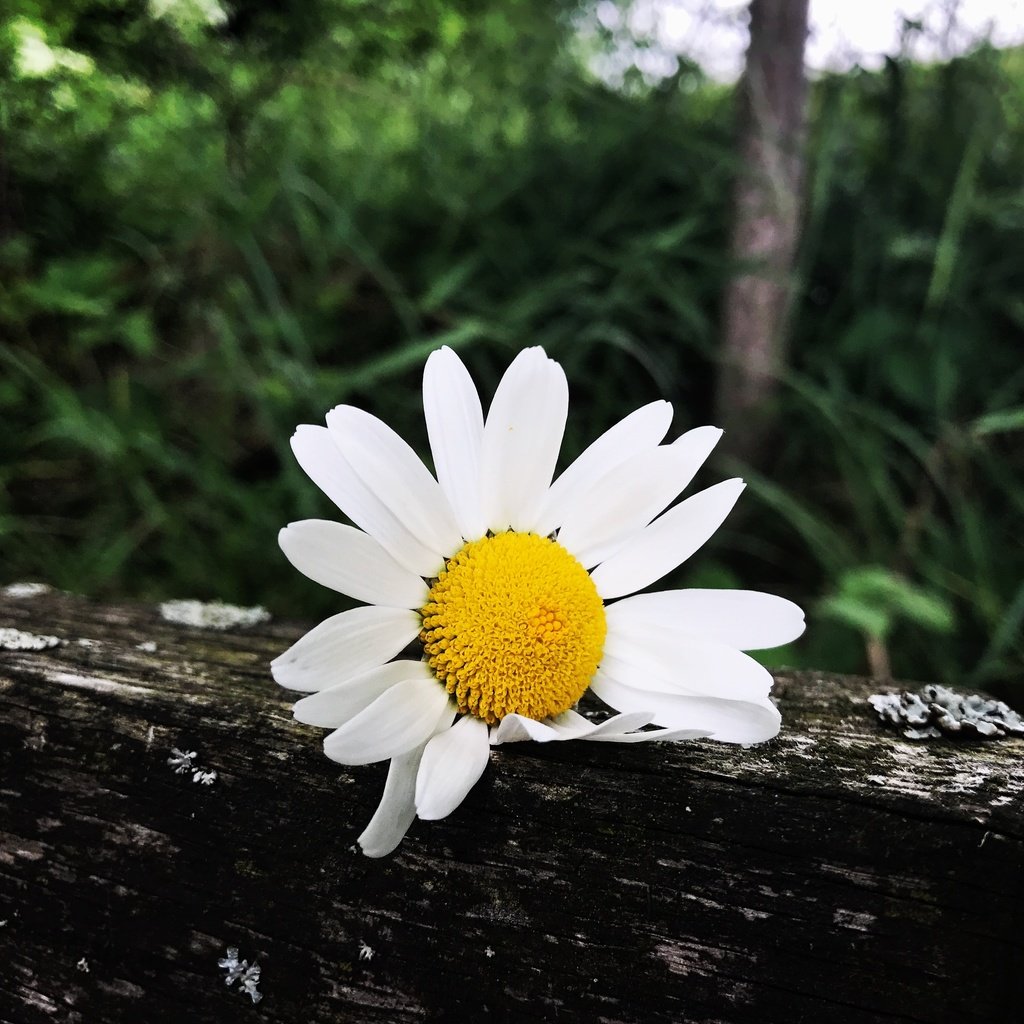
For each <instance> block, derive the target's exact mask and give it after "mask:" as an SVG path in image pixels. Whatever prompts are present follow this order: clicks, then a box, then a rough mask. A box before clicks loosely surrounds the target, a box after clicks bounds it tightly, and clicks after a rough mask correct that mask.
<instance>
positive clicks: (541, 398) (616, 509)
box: [272, 348, 804, 857]
mask: <svg viewBox="0 0 1024 1024" xmlns="http://www.w3.org/2000/svg"><path fill="white" fill-rule="evenodd" d="M568 402H569V396H568V386H567V383H566V379H565V373H564V372H563V370H562V368H561V366H559V365H558V363H556V362H554V361H553V360H551V359H549V358H548V357H547V356H546V355H545V353H544V351H543V350H542V349H540V348H530V349H526V350H524V351H523V352H521V353H520V354H519V355H518V356H517V357H516V359H515V360H514V361H513V362H512V364H511V366H509V368H508V370H507V371H506V373H505V375H504V377H503V378H502V380H501V382H500V384H499V385H498V389H497V392H496V393H495V395H494V399H493V401H492V402H491V407H490V410H489V412H488V414H487V418H486V420H485V419H484V415H483V411H482V409H481V405H480V399H479V396H478V395H477V392H476V388H475V387H474V385H473V382H472V380H471V379H470V376H469V373H468V372H467V370H466V368H465V366H464V365H463V364H462V361H461V360H460V359H459V357H458V356H457V355H456V354H455V353H454V352H453V351H452V350H451V349H448V348H442V349H440V350H439V351H436V352H434V353H432V354H431V355H430V357H429V358H428V360H427V364H426V368H425V370H424V374H423V408H424V414H425V417H426V423H427V432H428V435H429V439H430V448H431V452H432V454H433V457H434V466H435V468H436V471H437V476H436V479H435V477H434V476H432V475H431V474H430V472H429V471H428V470H427V468H426V467H425V466H424V465H423V463H422V462H421V461H420V459H419V458H418V457H417V456H416V454H415V453H414V452H413V450H412V449H411V448H410V447H409V446H408V445H407V444H406V443H405V441H403V440H402V439H401V438H400V437H399V436H398V435H397V434H396V433H395V432H394V431H392V430H391V429H390V428H389V427H388V426H386V425H385V424H384V423H383V422H382V421H381V420H379V419H377V418H376V417H375V416H371V415H370V414H369V413H367V412H364V411H362V410H360V409H356V408H353V407H352V406H348V405H340V406H338V407H337V408H335V409H332V410H331V412H329V413H328V414H327V427H326V428H324V427H316V426H308V425H304V426H300V427H299V428H298V430H297V431H296V432H295V436H294V437H293V438H292V449H293V450H294V452H295V456H296V458H297V459H298V461H299V464H300V465H301V466H302V468H303V469H304V470H305V471H306V473H307V474H308V475H309V476H310V477H311V478H312V480H313V481H314V483H316V484H317V485H318V486H319V487H320V488H321V489H322V490H323V491H324V492H325V493H326V494H327V495H328V497H330V498H331V499H332V500H333V501H334V502H335V503H336V504H337V505H338V507H339V508H340V509H341V510H342V511H343V512H344V513H345V514H346V515H347V516H348V517H349V519H351V521H352V522H353V523H354V524H355V526H347V525H343V524H341V523H336V522H328V521H325V520H305V521H303V522H298V523H292V524H291V525H289V526H288V527H286V528H285V529H284V530H282V531H281V534H280V538H279V539H280V544H281V548H282V550H283V551H284V553H285V555H286V556H287V558H288V559H289V561H290V562H291V563H292V565H294V566H295V567H296V568H297V569H298V570H299V571H300V572H303V573H305V575H307V576H308V577H309V578H310V579H312V580H315V581H316V582H317V583H321V584H323V585H324V586H327V587H331V588H332V589H334V590H337V591H339V592H340V593H342V594H346V595H348V596H349V597H352V598H355V599H356V600H357V601H363V602H365V603H366V607H361V608H355V609H353V610H351V611H347V612H342V613H341V614H340V615H335V616H333V617H331V618H329V619H327V620H326V621H325V622H322V623H321V624H320V625H319V626H317V627H316V628H315V629H313V630H311V631H310V632H309V633H307V634H306V635H305V636H304V637H302V639H301V640H299V641H298V642H297V643H296V644H295V645H294V646H293V647H291V648H290V649H289V650H288V651H286V652H285V653H284V654H282V655H281V656H280V657H278V658H277V659H276V660H275V661H274V662H273V664H272V671H273V674H274V678H275V679H276V680H277V682H278V683H280V684H281V685H282V686H285V687H288V688H289V689H293V690H300V691H307V692H311V696H308V697H305V698H303V699H302V700H300V701H299V702H298V703H297V704H296V705H295V717H296V718H297V719H298V720H299V721H300V722H305V723H307V724H309V725H314V726H319V727H321V728H327V729H332V730H333V731H332V732H331V733H330V735H329V736H327V738H326V739H325V740H324V752H325V753H326V754H327V756H328V757H329V758H331V759H332V760H334V761H337V762H339V763H341V764H347V765H356V764H369V763H371V762H375V761H383V760H387V759H389V758H390V760H391V765H390V770H389V772H388V777H387V782H386V784H385V787H384V795H383V798H382V799H381V802H380V806H379V807H378V808H377V812H376V813H375V814H374V816H373V818H372V820H371V821H370V824H369V825H368V826H367V828H366V830H365V831H364V832H363V834H362V835H361V836H360V837H359V845H360V846H361V848H362V850H363V852H364V853H365V854H367V855H368V856H371V857H381V856H384V855H386V854H388V853H390V852H391V851H392V850H394V849H395V847H396V846H398V844H399V843H400V842H401V841H402V838H403V837H404V835H405V833H406V831H407V830H408V828H409V826H410V825H411V824H412V821H413V819H414V818H415V817H416V816H417V815H418V816H419V817H420V818H424V819H437V818H444V817H445V816H446V815H448V814H450V813H451V812H452V811H453V810H454V809H455V808H456V807H458V806H459V804H460V803H461V802H462V800H463V799H464V798H465V796H466V794H467V793H468V792H469V791H470V789H471V788H472V787H473V785H474V784H475V783H476V781H477V779H479V778H480V776H481V774H482V773H483V771H484V768H485V767H486V765H487V761H488V755H489V748H490V746H491V745H492V744H499V743H509V742H514V741H517V740H526V739H532V740H537V741H540V742H547V741H549V740H571V739H582V740H600V741H610V742H617V743H635V742H644V741H647V740H680V739H693V738H697V737H711V738H712V739H716V740H723V741H725V742H728V743H743V744H747V743H758V742H760V741H762V740H767V739H770V738H771V737H773V736H774V735H775V734H776V733H777V732H778V730H779V724H780V717H779V712H778V710H777V709H776V707H775V705H774V704H773V703H772V701H771V700H770V698H769V696H768V693H769V690H770V689H771V685H772V677H771V675H770V674H769V673H768V672H767V671H766V670H765V669H764V668H762V667H761V665H759V664H758V663H757V662H756V661H754V660H753V659H752V658H750V657H748V656H747V655H746V654H744V653H742V652H743V651H745V650H752V649H756V648H764V647H774V646H777V645H779V644H783V643H786V642H788V641H790V640H792V639H794V638H795V637H797V636H799V635H800V633H802V632H803V628H804V620H803V613H802V612H801V610H800V609H799V608H798V607H797V606H796V605H794V604H792V603H791V602H789V601H785V600H782V599H781V598H778V597H774V596H772V595H770V594H760V593H754V592H751V591H720V590H668V591H662V592H660V593H649V594H637V591H640V590H642V589H644V588H645V587H648V586H650V585H651V584H652V583H654V582H656V581H657V580H659V579H661V578H662V577H663V576H664V575H665V574H666V573H668V572H670V571H671V570H673V569H675V568H676V566H678V565H679V564H680V563H681V562H683V561H684V560H685V559H687V558H689V557H690V555H692V554H693V553H694V552H695V551H696V550H697V549H698V548H699V547H700V546H701V545H702V544H703V543H704V542H705V541H706V540H708V538H709V537H711V535H712V534H713V533H714V532H715V530H717V529H718V527H719V526H720V525H721V523H722V521H723V520H724V519H725V517H726V516H727V515H728V513H729V511H730V510H731V509H732V507H733V505H734V504H735V502H736V499H737V498H738V497H739V495H740V492H741V491H742V490H743V486H744V485H743V482H742V481H741V480H726V481H724V482H723V483H719V484H716V485H714V486H713V487H709V488H707V489H706V490H703V491H700V492H698V493H697V494H694V495H693V496H692V497H689V498H687V499H686V500H684V501H682V502H680V503H679V504H676V505H673V506H672V507H671V508H669V509H668V511H667V512H666V511H664V510H665V509H666V508H667V507H668V506H669V505H670V504H671V503H672V502H673V501H675V499H676V497H677V496H678V495H679V494H680V492H681V491H682V490H683V489H684V488H685V487H686V486H687V485H688V484H689V483H690V481H691V480H692V479H693V477H694V475H695V474H696V472H697V470H698V469H699V468H700V467H701V464H702V463H703V462H704V460H705V459H706V458H707V457H708V455H709V454H710V452H711V450H712V449H713V448H714V446H715V444H716V443H717V441H718V439H719V437H720V436H721V433H722V432H721V431H720V430H718V429H717V428H716V427H698V428H697V429H695V430H690V431H688V432H687V433H685V434H683V435H682V436H681V437H680V438H678V439H677V440H676V441H674V442H672V443H671V444H662V443H661V442H662V440H663V439H664V437H665V434H666V433H667V431H668V428H669V422H670V420H671V418H672V407H671V406H670V405H669V403H668V402H653V403H651V404H650V405H647V406H644V407H643V408H642V409H638V410H637V411H636V412H634V413H632V414H630V415H629V416H627V417H625V419H623V420H621V421H620V422H619V423H617V424H616V425H615V426H613V427H612V428H611V429H610V430H608V431H607V432H606V433H604V434H603V435H602V436H601V437H599V438H598V439H597V440H596V441H594V443H593V444H592V445H591V446H590V447H589V448H588V449H587V450H586V451H585V452H583V454H582V455H580V457H579V458H578V459H577V460H576V461H575V462H574V463H572V465H570V466H569V467H568V468H567V469H566V470H565V472H563V473H562V474H561V476H559V477H558V479H556V480H555V481H554V482H553V483H552V476H553V475H554V469H555V461H556V459H557V457H558V450H559V447H560V445H561V442H562V433H563V431H564V428H565V420H566V414H567V411H568ZM629 595H636V596H629ZM417 642H418V648H419V650H420V651H422V657H419V658H416V659H414V660H413V659H409V658H398V656H399V654H401V653H402V652H403V651H404V650H405V649H406V648H407V647H408V646H409V645H410V644H413V643H417ZM396 658H398V660H395V659H396ZM588 689H589V690H590V691H591V692H592V693H594V694H596V695H597V696H598V697H599V698H600V699H601V700H602V701H604V703H605V704H607V705H609V706H610V707H611V708H613V709H614V710H616V711H617V712H619V713H618V714H615V715H613V716H612V717H610V718H608V719H607V720H605V721H603V722H600V723H595V722H591V721H589V720H588V719H586V718H584V717H583V716H582V715H580V714H577V713H576V712H575V711H574V710H573V706H574V705H575V704H576V702H577V701H578V700H579V699H580V697H582V696H583V694H584V693H585V692H586V691H587V690H588ZM648 725H654V726H656V727H657V728H654V729H645V727H646V726H648Z"/></svg>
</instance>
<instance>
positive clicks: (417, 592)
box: [277, 519, 428, 608]
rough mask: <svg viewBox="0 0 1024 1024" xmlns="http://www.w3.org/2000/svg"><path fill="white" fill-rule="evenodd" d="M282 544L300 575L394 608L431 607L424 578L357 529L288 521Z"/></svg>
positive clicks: (279, 539)
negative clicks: (401, 563)
mask: <svg viewBox="0 0 1024 1024" xmlns="http://www.w3.org/2000/svg"><path fill="white" fill-rule="evenodd" d="M277 542H278V544H280V545H281V550H282V551H283V552H284V554H285V557H286V558H287V559H288V561H289V562H291V563H292V565H294V566H295V568H296V569H298V570H299V572H301V573H304V574H305V575H306V576H308V577H309V578H310V579H311V580H314V581H315V582H317V583H320V584H322V585H323V586H325V587H330V588H331V589H332V590H337V591H338V592H339V593H341V594H347V595H348V596H349V597H354V598H355V599H356V600H357V601H366V602H368V603H370V604H379V605H385V606H387V607H389V608H421V607H422V606H423V605H424V604H425V603H426V600H427V593H428V591H427V586H426V584H425V583H424V582H423V580H422V579H420V577H419V576H417V575H416V574H415V573H413V572H410V571H409V570H408V569H407V568H405V567H404V566H401V565H399V564H398V563H397V562H396V561H395V560H394V559H393V558H392V557H391V555H389V554H388V553H387V551H385V550H384V548H382V547H381V546H380V544H378V543H377V541H375V540H374V539H373V537H371V536H370V535H369V534H366V533H363V531H362V530H357V529H356V528H355V527H354V526H345V525H344V524H343V523H333V522H331V521H330V520H328V519H303V520H301V521H300V522H298V523H289V524H288V526H286V527H285V528H284V529H283V530H282V531H281V532H280V533H279V534H278V535H277Z"/></svg>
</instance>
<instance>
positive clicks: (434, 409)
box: [423, 347, 487, 540]
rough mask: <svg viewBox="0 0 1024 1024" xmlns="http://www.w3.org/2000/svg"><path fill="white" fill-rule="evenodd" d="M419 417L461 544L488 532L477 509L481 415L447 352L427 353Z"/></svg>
mask: <svg viewBox="0 0 1024 1024" xmlns="http://www.w3.org/2000/svg"><path fill="white" fill-rule="evenodd" d="M423 416H424V419H425V420H426V422H427V436H428V437H429V438H430V450H431V452H432V453H433V456H434V469H435V470H436V471H437V479H438V482H439V483H440V485H441V489H442V490H443V491H444V493H445V494H446V495H447V497H448V502H449V504H450V505H451V507H452V511H453V512H454V514H455V520H456V522H457V523H458V526H459V530H460V531H461V533H462V536H463V537H465V538H466V540H476V539H477V538H479V537H482V536H483V535H484V534H485V533H486V532H487V524H486V523H485V522H484V517H483V512H482V511H481V507H480V446H481V444H482V443H483V436H484V414H483V410H482V409H481V408H480V396H479V395H478V394H477V391H476V387H475V386H474V385H473V381H472V378H471V377H470V376H469V371H468V370H467V369H466V367H465V366H464V365H463V362H462V360H461V359H460V358H459V357H458V356H457V355H456V354H455V353H454V352H453V351H452V350H451V349H450V348H447V347H446V348H442V349H439V350H438V351H436V352H431V353H430V355H429V357H428V358H427V365H426V367H425V368H424V370H423Z"/></svg>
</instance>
